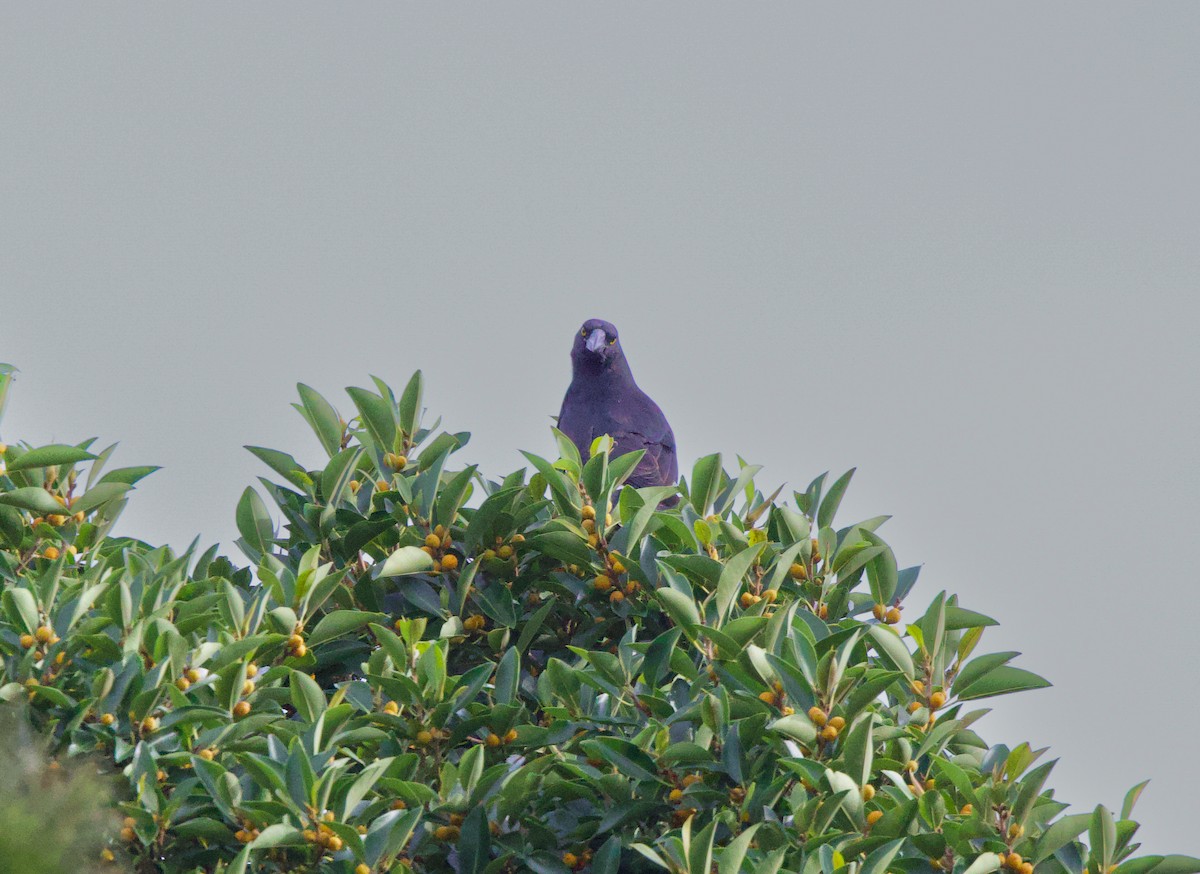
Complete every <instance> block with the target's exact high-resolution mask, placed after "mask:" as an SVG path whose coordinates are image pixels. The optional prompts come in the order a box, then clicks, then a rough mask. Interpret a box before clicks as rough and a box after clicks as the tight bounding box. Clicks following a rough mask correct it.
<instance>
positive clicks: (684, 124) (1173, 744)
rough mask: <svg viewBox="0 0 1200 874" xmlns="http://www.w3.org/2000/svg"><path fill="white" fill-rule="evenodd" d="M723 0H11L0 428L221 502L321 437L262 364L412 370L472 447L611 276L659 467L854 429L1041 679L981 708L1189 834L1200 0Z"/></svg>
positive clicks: (205, 522)
mask: <svg viewBox="0 0 1200 874" xmlns="http://www.w3.org/2000/svg"><path fill="white" fill-rule="evenodd" d="M748 9H751V7H738V8H736V9H735V8H734V7H731V6H725V5H722V6H715V5H712V6H709V5H702V4H688V6H687V15H686V16H683V15H681V8H680V7H678V6H673V5H668V4H628V5H621V4H611V3H610V4H605V6H604V8H603V10H601V9H600V8H599V7H584V6H581V5H575V4H571V5H563V4H560V3H547V4H520V5H514V4H486V5H485V4H480V5H469V4H467V5H464V4H455V5H454V11H451V9H450V7H446V6H442V5H440V4H439V5H437V6H436V7H434V6H433V5H431V4H427V8H420V9H419V8H416V7H415V6H412V5H405V6H403V7H401V6H399V5H394V4H370V3H357V4H352V5H344V4H339V5H327V4H301V3H287V4H277V3H261V4H251V5H246V4H240V3H239V4H227V3H207V4H203V5H178V4H170V5H162V4H144V5H143V4H122V3H107V4H102V5H100V4H71V3H62V4H5V5H4V6H2V7H0V118H2V119H3V122H2V123H0V360H4V361H9V362H12V363H13V364H16V365H17V366H18V367H20V368H21V374H20V380H19V382H18V383H17V385H16V388H15V389H14V394H13V397H12V399H11V401H10V406H9V411H8V413H7V416H6V420H5V423H4V437H5V439H8V440H14V439H27V440H30V441H32V442H35V443H38V442H47V441H49V440H52V439H53V440H69V441H75V440H79V439H82V438H84V437H88V436H93V435H96V436H99V437H100V438H101V440H102V441H106V442H111V441H114V440H119V441H120V442H121V449H120V450H119V452H118V456H117V459H116V462H119V463H124V464H144V463H157V464H162V465H164V466H165V470H163V471H161V472H160V473H158V474H156V475H155V476H154V477H152V478H151V479H149V480H147V481H145V482H144V483H143V484H142V486H141V487H140V488H139V490H138V493H137V494H136V496H135V499H134V500H133V501H132V503H131V505H130V507H129V509H128V511H127V515H126V517H125V518H124V523H125V529H126V531H127V532H129V533H136V534H138V535H140V536H143V537H145V538H146V539H149V540H157V541H168V542H171V543H173V544H175V545H176V546H178V547H183V546H185V545H186V544H187V543H188V542H189V541H190V540H191V538H192V537H193V536H194V535H195V534H196V533H201V534H202V535H203V537H204V539H205V541H211V540H217V539H220V540H224V541H227V542H228V541H231V540H232V539H233V537H234V536H235V534H234V532H235V528H234V523H233V508H234V505H235V502H236V500H237V497H238V495H239V494H240V492H241V490H242V489H243V488H244V487H245V486H246V485H247V484H249V483H252V482H254V477H256V476H258V475H260V474H266V473H267V472H268V471H267V469H266V468H265V467H264V466H262V465H261V464H260V463H259V462H257V461H256V460H255V459H254V458H252V457H251V456H250V455H249V454H248V453H246V452H244V451H243V450H242V449H241V448H240V447H241V446H242V445H243V444H246V443H253V444H260V445H265V446H270V447H274V448H280V449H286V450H288V451H291V452H293V453H295V454H296V455H297V456H299V457H301V458H302V459H304V460H306V461H309V462H310V463H315V462H316V460H317V458H318V452H319V449H318V446H317V443H316V441H315V438H313V437H312V435H311V434H309V433H307V432H306V428H305V426H304V424H303V422H302V421H301V419H300V418H299V416H297V415H296V413H295V412H294V411H293V410H292V409H291V408H290V407H289V402H290V401H291V400H293V399H294V395H295V391H294V384H295V383H296V382H297V381H304V382H308V383H310V384H312V385H313V386H315V387H317V388H318V389H320V390H321V391H323V392H325V393H326V395H327V396H328V397H330V399H331V400H333V401H334V402H335V403H337V404H339V405H340V406H341V407H342V409H343V410H345V411H348V410H349V409H350V404H349V403H348V402H347V401H346V399H345V397H344V395H340V392H341V389H342V388H343V387H344V386H347V385H366V384H369V374H377V375H379V376H380V377H382V378H384V379H386V380H388V381H389V382H391V383H392V384H393V385H396V386H397V387H399V385H402V384H403V382H404V380H405V379H406V378H407V377H408V375H409V374H410V373H411V371H412V370H414V369H415V368H418V367H419V368H422V369H424V371H425V373H426V376H427V380H428V389H427V393H426V402H427V405H428V407H429V409H430V412H431V413H432V414H433V415H437V414H441V415H443V416H444V417H445V423H446V425H447V426H448V427H451V428H453V429H455V430H458V429H464V430H469V431H471V432H473V435H474V437H473V440H472V443H471V445H470V446H469V447H468V448H467V449H466V450H465V451H464V453H462V456H463V457H464V458H465V460H466V461H478V462H480V463H482V464H483V465H484V467H485V469H486V470H487V471H489V472H490V473H492V474H499V473H503V472H507V471H510V470H512V469H515V468H516V467H519V466H520V464H521V459H520V456H519V455H518V453H517V450H518V449H521V448H524V449H531V450H534V451H542V452H544V453H549V452H550V451H551V446H552V444H551V441H550V436H549V431H548V425H549V424H550V420H549V418H548V417H549V416H550V415H552V414H554V413H556V412H557V410H558V405H559V402H560V401H561V398H562V392H563V391H564V389H565V387H566V384H567V381H568V370H569V362H568V357H567V356H568V349H569V346H570V342H571V336H572V332H573V331H574V330H575V328H576V327H577V326H578V324H579V323H580V322H582V321H583V320H584V319H585V318H587V317H590V316H599V317H603V318H607V319H610V320H611V321H613V322H615V323H616V324H617V326H618V327H619V328H620V329H621V333H622V342H623V345H624V346H625V348H626V350H627V353H628V355H629V358H630V360H631V363H632V366H633V369H634V373H635V375H636V376H637V378H638V380H639V382H640V383H641V385H642V386H643V387H644V388H645V389H646V390H647V391H648V392H649V393H650V394H651V395H652V396H653V397H654V398H655V399H657V400H658V401H659V403H660V404H661V406H662V407H663V408H664V410H665V411H666V413H667V415H668V416H669V418H670V419H671V421H672V423H673V425H674V427H675V431H676V434H677V436H678V439H679V446H680V453H681V458H682V462H683V463H682V465H681V466H682V467H683V469H684V470H685V471H686V470H690V467H691V463H692V461H693V460H694V459H695V458H696V457H697V456H699V455H703V454H706V453H708V452H712V451H715V450H722V451H724V452H725V453H726V456H727V458H728V460H729V462H730V464H733V463H734V460H733V455H734V453H740V454H742V455H743V456H744V457H746V458H747V459H748V460H750V461H753V462H756V463H761V464H765V465H766V470H765V471H764V472H763V474H762V482H763V484H764V485H768V486H771V485H773V484H775V483H778V482H783V481H786V482H787V483H789V484H790V485H792V486H795V487H803V485H805V484H807V482H808V481H809V480H810V479H811V478H812V477H813V476H814V475H815V474H817V473H820V472H821V471H823V470H832V471H833V472H834V473H835V474H836V473H840V472H841V471H842V470H844V469H846V468H848V467H851V466H857V467H858V469H859V470H858V474H857V475H856V479H855V482H854V484H853V485H852V487H851V491H850V493H849V496H848V498H847V500H846V501H845V503H844V505H843V512H844V514H845V516H844V518H845V519H846V520H847V521H849V520H851V519H853V518H864V517H867V516H873V515H876V514H877V513H891V514H893V515H894V517H895V518H894V519H893V520H892V521H890V522H889V523H888V524H887V525H886V526H885V527H884V529H883V530H882V532H881V533H882V534H883V535H884V536H886V537H887V538H888V539H889V540H890V542H892V544H893V545H894V547H895V548H896V550H897V553H898V555H899V558H900V561H901V563H902V564H903V565H908V564H918V563H920V564H923V565H924V571H923V572H922V575H921V582H920V583H919V586H918V589H917V590H916V592H915V594H914V597H913V599H912V601H911V602H910V603H911V605H912V608H914V609H915V608H923V606H924V605H925V604H927V603H928V602H929V600H930V598H932V596H933V595H934V594H936V592H937V591H938V590H939V589H942V588H946V589H949V590H950V591H953V592H958V593H959V594H960V595H961V598H962V601H963V603H964V605H965V606H968V607H971V608H974V609H978V610H981V611H983V612H986V613H989V614H991V615H993V616H995V617H996V618H997V619H999V620H1000V621H1001V622H1002V623H1003V625H1002V626H1001V627H1000V628H999V629H993V630H989V632H988V633H987V634H986V635H985V636H984V643H983V647H984V651H992V650H998V649H1018V650H1021V651H1023V652H1024V653H1025V655H1024V656H1023V657H1022V658H1021V659H1020V660H1019V662H1018V664H1020V665H1021V666H1023V667H1027V668H1029V669H1031V670H1034V671H1038V672H1040V673H1043V674H1044V675H1046V676H1047V677H1048V678H1049V679H1051V680H1052V681H1053V682H1054V683H1055V687H1054V688H1053V689H1051V690H1047V691H1040V692H1033V693H1027V694H1022V695H1017V696H1014V697H1011V698H1002V699H997V700H996V702H995V704H994V707H995V712H994V713H993V714H992V715H991V716H989V717H988V718H987V719H985V720H984V721H983V722H982V723H981V725H980V726H979V727H980V730H981V733H982V734H983V735H984V736H985V737H986V738H987V739H988V740H989V741H992V742H1000V741H1003V742H1008V743H1010V744H1015V743H1017V742H1019V741H1021V740H1026V739H1027V740H1029V741H1031V742H1032V743H1033V744H1034V745H1035V746H1043V745H1050V746H1051V748H1052V754H1053V755H1056V756H1060V757H1061V759H1062V761H1061V762H1060V764H1059V766H1058V768H1057V769H1056V771H1055V774H1054V776H1053V777H1052V779H1051V783H1052V784H1053V785H1054V786H1055V787H1056V788H1057V790H1058V797H1060V798H1061V799H1063V800H1066V801H1070V802H1072V803H1074V804H1076V805H1077V807H1076V808H1075V809H1076V810H1079V809H1090V807H1091V806H1092V805H1094V804H1095V803H1097V802H1103V803H1105V804H1108V805H1109V806H1110V807H1116V808H1119V806H1120V802H1121V798H1122V796H1123V794H1124V792H1125V790H1126V789H1127V788H1128V787H1129V786H1131V785H1132V784H1134V783H1136V782H1138V781H1140V780H1142V779H1144V778H1147V777H1150V778H1152V779H1153V782H1152V783H1151V785H1150V787H1149V788H1148V790H1147V792H1146V794H1145V795H1144V796H1143V798H1142V801H1141V802H1140V803H1139V806H1138V810H1137V815H1136V818H1138V819H1139V820H1141V821H1142V822H1143V823H1144V825H1143V830H1142V832H1141V833H1140V836H1141V837H1142V839H1143V841H1144V849H1145V850H1146V851H1148V852H1160V853H1165V852H1187V851H1190V852H1196V851H1197V850H1200V845H1198V843H1200V842H1198V841H1197V839H1196V836H1195V835H1196V829H1195V825H1194V822H1193V820H1194V805H1193V804H1192V803H1191V799H1192V797H1193V795H1194V790H1195V786H1196V785H1197V784H1198V783H1200V764H1198V761H1200V760H1198V759H1197V757H1196V755H1195V751H1194V748H1195V740H1194V729H1193V727H1192V726H1193V724H1194V722H1195V719H1196V717H1197V715H1200V714H1198V712H1197V705H1196V697H1197V682H1196V679H1195V669H1196V668H1195V666H1196V656H1197V654H1198V646H1197V644H1196V642H1195V638H1194V636H1193V635H1194V630H1193V624H1194V620H1193V619H1192V617H1191V611H1192V609H1193V608H1192V601H1193V600H1194V592H1195V589H1196V585H1197V582H1198V581H1197V574H1196V563H1195V561H1194V559H1193V555H1192V553H1193V551H1194V548H1195V544H1196V537H1195V533H1194V526H1195V524H1196V522H1195V520H1196V519H1197V518H1200V466H1198V465H1197V450H1196V446H1197V441H1196V432H1197V430H1198V425H1200V417H1198V415H1197V404H1196V397H1197V393H1198V390H1200V351H1198V344H1197V336H1196V335H1197V329H1196V326H1197V318H1198V317H1200V304H1198V303H1197V300H1196V281H1197V276H1198V275H1200V245H1198V244H1200V240H1198V232H1200V222H1198V219H1200V205H1198V204H1200V184H1198V177H1200V162H1198V161H1197V160H1196V154H1197V151H1198V142H1197V141H1198V139H1200V112H1198V110H1197V107H1200V54H1197V52H1196V50H1195V47H1196V44H1197V38H1198V37H1200V7H1197V6H1196V5H1193V4H1178V3H1177V4H1155V5H1153V6H1147V5H1135V4H1122V5H1115V4H1095V3H1056V4H1043V3H1009V4H1004V5H1002V6H1001V5H988V6H983V5H977V4H969V5H968V4H944V5H942V4H939V5H923V6H922V5H916V6H915V5H911V4H906V5H904V6H902V7H901V6H894V5H882V4H877V5H872V6H870V7H863V6H853V7H845V6H841V5H839V6H837V7H836V8H835V7H832V6H830V7H822V8H816V7H813V6H808V5H805V6H800V5H772V4H755V5H754V6H753V7H752V10H753V13H754V14H753V16H751V15H749V14H747V10H748ZM339 395H340V396H339Z"/></svg>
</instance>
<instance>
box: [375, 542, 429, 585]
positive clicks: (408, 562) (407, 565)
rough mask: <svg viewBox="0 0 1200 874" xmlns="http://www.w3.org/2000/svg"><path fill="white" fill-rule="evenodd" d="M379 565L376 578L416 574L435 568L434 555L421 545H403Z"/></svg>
mask: <svg viewBox="0 0 1200 874" xmlns="http://www.w3.org/2000/svg"><path fill="white" fill-rule="evenodd" d="M377 567H378V570H376V571H375V573H374V574H373V576H374V577H375V578H376V579H382V578H384V577H399V576H403V575H405V574H416V573H421V572H422V571H429V570H433V556H431V555H430V554H429V553H428V552H426V551H425V550H423V549H421V547H419V546H401V547H400V548H399V549H397V550H396V551H395V552H393V553H391V554H390V555H388V557H387V558H386V559H384V561H383V563H382V564H381V565H378V566H377Z"/></svg>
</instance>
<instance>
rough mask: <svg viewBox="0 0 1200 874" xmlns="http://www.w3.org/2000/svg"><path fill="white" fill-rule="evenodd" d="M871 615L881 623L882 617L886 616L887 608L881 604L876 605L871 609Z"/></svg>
mask: <svg viewBox="0 0 1200 874" xmlns="http://www.w3.org/2000/svg"><path fill="white" fill-rule="evenodd" d="M871 615H872V616H874V617H875V618H876V619H878V620H879V621H880V622H882V621H883V617H884V616H886V615H887V608H886V607H884V606H883V605H882V604H876V605H875V606H874V607H872V608H871Z"/></svg>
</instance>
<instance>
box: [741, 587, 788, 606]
mask: <svg viewBox="0 0 1200 874" xmlns="http://www.w3.org/2000/svg"><path fill="white" fill-rule="evenodd" d="M778 597H779V593H778V592H777V591H775V590H774V589H767V590H766V591H765V592H763V593H762V594H761V595H756V594H754V593H753V592H742V596H741V598H739V599H738V603H739V604H741V605H742V607H743V609H746V610H748V609H750V608H751V607H753V606H754V605H755V604H757V603H759V602H760V601H766V602H767V603H768V604H774V603H775V600H776V599H777V598H778Z"/></svg>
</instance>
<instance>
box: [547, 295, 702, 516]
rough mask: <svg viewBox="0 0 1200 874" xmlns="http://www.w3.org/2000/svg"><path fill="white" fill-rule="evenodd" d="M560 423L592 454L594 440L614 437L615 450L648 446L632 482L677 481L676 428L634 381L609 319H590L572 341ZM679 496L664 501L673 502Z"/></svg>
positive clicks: (617, 452)
mask: <svg viewBox="0 0 1200 874" xmlns="http://www.w3.org/2000/svg"><path fill="white" fill-rule="evenodd" d="M558 429H559V430H560V431H562V432H563V433H564V434H566V435H567V437H569V438H570V440H571V442H572V443H574V444H575V446H576V448H577V449H578V450H579V455H580V457H581V458H582V459H583V461H584V462H586V461H587V460H588V457H589V455H590V449H591V445H592V441H593V440H595V439H596V438H597V437H600V436H601V435H604V434H607V435H609V436H610V437H612V439H613V441H614V443H615V446H614V447H613V450H612V454H613V455H614V456H617V455H624V454H625V453H626V452H634V451H636V450H638V449H644V450H645V451H646V454H645V455H643V456H642V460H641V461H639V462H638V465H637V467H635V468H634V470H633V473H631V474H630V475H629V478H628V480H626V482H627V484H628V485H631V486H633V487H634V488H644V487H645V486H663V485H675V483H676V482H677V481H678V480H679V460H678V458H676V455H675V433H674V432H673V431H672V430H671V425H670V424H669V423H668V422H667V417H666V416H664V415H663V412H662V410H661V409H659V406H658V404H656V403H655V402H654V401H653V400H651V399H650V397H649V395H647V394H646V393H645V392H644V391H642V390H641V389H640V388H638V384H637V383H636V382H634V379H633V373H632V372H631V371H630V369H629V360H628V359H627V358H626V357H625V350H624V349H622V348H621V336H620V334H619V333H618V331H617V329H616V327H615V326H614V325H613V324H612V323H611V322H606V321H604V320H603V319H588V320H587V321H586V322H584V323H583V325H582V326H581V327H580V328H579V330H578V331H576V332H575V342H574V344H573V345H572V346H571V384H570V386H569V387H568V388H567V393H566V395H565V396H564V397H563V402H562V409H561V410H560V411H559V414H558ZM677 500H678V498H677V497H676V498H673V499H670V500H668V501H664V502H663V503H664V504H666V505H668V506H670V505H673V504H674V503H675V502H676V501H677Z"/></svg>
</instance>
